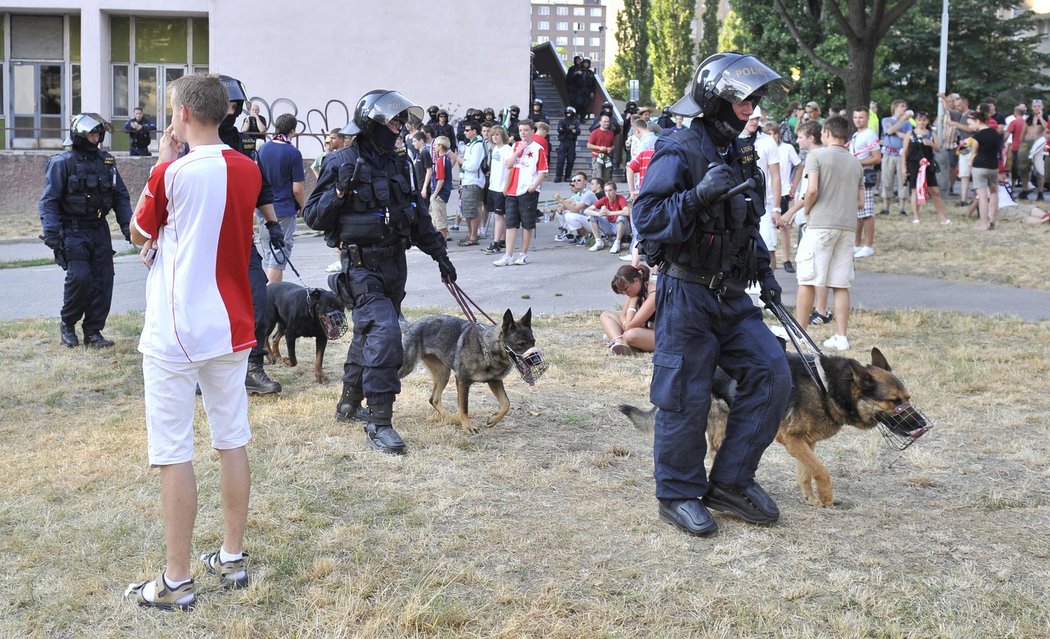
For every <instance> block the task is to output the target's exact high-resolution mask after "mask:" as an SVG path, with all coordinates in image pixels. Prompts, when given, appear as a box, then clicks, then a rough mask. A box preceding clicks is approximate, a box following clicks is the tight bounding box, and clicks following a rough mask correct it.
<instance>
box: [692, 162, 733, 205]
mask: <svg viewBox="0 0 1050 639" xmlns="http://www.w3.org/2000/svg"><path fill="white" fill-rule="evenodd" d="M736 185H737V179H736V175H734V173H733V169H731V168H729V165H728V164H718V165H716V166H714V167H712V168H710V169H708V171H707V173H705V174H704V179H702V180H700V183H699V184H697V185H696V186H695V187H693V193H695V194H696V197H697V199H699V200H700V206H702V207H703V208H705V209H706V208H710V207H711V206H712V205H713V204H714V203H715V202H717V201H718V198H720V197H722V196H723V195H725V194H726V193H728V192H729V189H731V188H733V187H734V186H736Z"/></svg>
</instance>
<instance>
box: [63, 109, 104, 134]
mask: <svg viewBox="0 0 1050 639" xmlns="http://www.w3.org/2000/svg"><path fill="white" fill-rule="evenodd" d="M92 131H94V132H95V133H104V132H106V131H109V132H112V131H113V127H111V126H110V125H109V122H107V121H106V120H104V119H103V118H102V116H101V115H99V114H97V113H81V114H80V115H78V116H77V117H75V118H73V122H72V123H70V125H69V132H70V133H71V134H73V135H87V134H88V133H91V132H92Z"/></svg>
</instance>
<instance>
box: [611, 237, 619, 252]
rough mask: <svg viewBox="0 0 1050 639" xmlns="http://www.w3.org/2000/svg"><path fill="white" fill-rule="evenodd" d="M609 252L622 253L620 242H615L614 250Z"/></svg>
mask: <svg viewBox="0 0 1050 639" xmlns="http://www.w3.org/2000/svg"><path fill="white" fill-rule="evenodd" d="M609 252H610V253H619V252H620V240H616V241H615V242H613V245H612V248H611V249H609Z"/></svg>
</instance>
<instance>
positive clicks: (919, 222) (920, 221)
mask: <svg viewBox="0 0 1050 639" xmlns="http://www.w3.org/2000/svg"><path fill="white" fill-rule="evenodd" d="M911 223H912V224H922V220H912V221H911Z"/></svg>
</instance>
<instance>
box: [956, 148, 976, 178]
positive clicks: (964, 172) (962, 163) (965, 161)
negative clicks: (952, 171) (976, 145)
mask: <svg viewBox="0 0 1050 639" xmlns="http://www.w3.org/2000/svg"><path fill="white" fill-rule="evenodd" d="M972 167H973V153H967V154H966V155H959V177H961V178H968V177H970V174H971V172H972V171H973V168H972Z"/></svg>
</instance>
